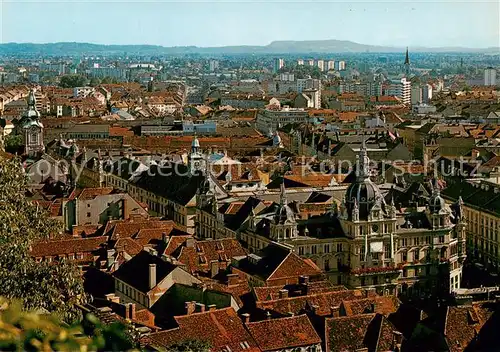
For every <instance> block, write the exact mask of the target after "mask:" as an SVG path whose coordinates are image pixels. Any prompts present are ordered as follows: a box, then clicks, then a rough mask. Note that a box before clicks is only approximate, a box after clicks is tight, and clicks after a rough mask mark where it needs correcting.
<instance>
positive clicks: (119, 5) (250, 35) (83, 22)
mask: <svg viewBox="0 0 500 352" xmlns="http://www.w3.org/2000/svg"><path fill="white" fill-rule="evenodd" d="M498 10H499V4H498V3H497V2H493V1H486V2H479V3H476V2H474V3H465V2H458V3H457V2H451V1H441V2H439V3H433V2H430V1H420V2H414V1H403V2H398V3H395V2H383V3H375V2H373V1H364V2H357V1H356V2H351V3H346V2H340V1H331V2H320V3H313V2H310V1H301V2H277V1H260V2H257V3H249V2H224V1H197V2H187V3H179V2H171V1H154V2H153V1H145V0H144V1H142V0H139V1H134V2H127V1H125V2H123V1H120V2H119V1H114V0H112V1H105V2H103V1H99V0H94V1H87V2H55V1H41V2H31V1H20V2H17V1H16V2H13V1H9V0H7V1H5V0H4V1H3V2H2V7H1V8H0V16H1V17H2V25H1V32H0V39H1V43H9V42H20V43H28V42H29V43H53V42H85V43H98V44H117V45H126V44H151V45H161V46H167V47H169V46H198V47H221V46H231V45H268V44H269V43H271V42H272V41H282V40H297V41H301V40H330V39H335V40H349V41H353V42H356V43H362V44H367V45H380V46H393V47H406V46H410V47H451V46H458V47H468V48H488V47H498V46H499V43H500V36H499V32H500V30H499V22H500V21H499V15H498V13H499V11H498ZM40 13H44V16H39V14H40ZM208 13H209V14H210V16H208V15H207V14H208ZM172 14H173V15H172ZM242 14H244V18H243V20H245V19H246V23H245V22H242V18H241V15H242ZM430 14H431V15H433V16H434V17H435V20H434V21H423V19H427V18H428V17H429V15H430ZM294 18H296V19H300V21H298V22H297V21H292V20H291V19H294ZM436 33H439V36H437V35H436Z"/></svg>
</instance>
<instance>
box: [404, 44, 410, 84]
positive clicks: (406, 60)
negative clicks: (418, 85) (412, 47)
mask: <svg viewBox="0 0 500 352" xmlns="http://www.w3.org/2000/svg"><path fill="white" fill-rule="evenodd" d="M405 75H406V77H409V76H410V56H409V55H408V47H406V56H405Z"/></svg>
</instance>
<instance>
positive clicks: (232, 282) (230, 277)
mask: <svg viewBox="0 0 500 352" xmlns="http://www.w3.org/2000/svg"><path fill="white" fill-rule="evenodd" d="M227 285H228V286H237V285H239V276H238V274H227Z"/></svg>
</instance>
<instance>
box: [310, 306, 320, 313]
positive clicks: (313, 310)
mask: <svg viewBox="0 0 500 352" xmlns="http://www.w3.org/2000/svg"><path fill="white" fill-rule="evenodd" d="M318 308H319V306H318V305H316V304H314V305H313V306H311V310H312V312H313V314H314V315H317V314H318Z"/></svg>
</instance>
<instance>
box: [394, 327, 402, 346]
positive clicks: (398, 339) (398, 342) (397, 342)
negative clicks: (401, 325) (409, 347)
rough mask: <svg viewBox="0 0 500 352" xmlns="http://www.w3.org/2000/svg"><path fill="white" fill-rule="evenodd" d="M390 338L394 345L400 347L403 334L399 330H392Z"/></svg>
mask: <svg viewBox="0 0 500 352" xmlns="http://www.w3.org/2000/svg"><path fill="white" fill-rule="evenodd" d="M392 338H393V341H394V342H393V344H394V347H398V348H399V349H401V345H402V344H403V334H402V333H400V332H399V331H396V330H392Z"/></svg>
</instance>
